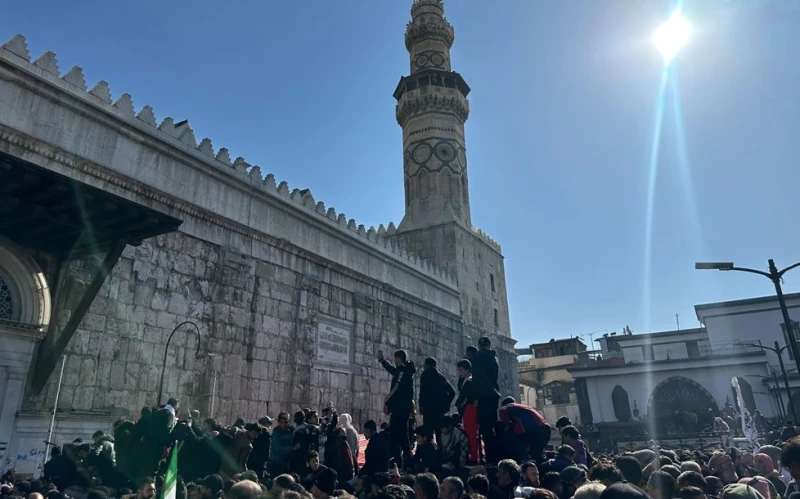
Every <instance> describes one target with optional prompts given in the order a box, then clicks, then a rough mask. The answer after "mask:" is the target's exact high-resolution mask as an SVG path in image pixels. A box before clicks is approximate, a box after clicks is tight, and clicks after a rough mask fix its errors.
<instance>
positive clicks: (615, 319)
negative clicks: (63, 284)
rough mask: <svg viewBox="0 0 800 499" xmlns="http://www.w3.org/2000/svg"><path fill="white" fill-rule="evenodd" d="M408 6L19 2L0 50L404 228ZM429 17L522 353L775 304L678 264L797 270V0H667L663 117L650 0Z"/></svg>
mask: <svg viewBox="0 0 800 499" xmlns="http://www.w3.org/2000/svg"><path fill="white" fill-rule="evenodd" d="M410 3H411V0H336V1H333V0H292V1H288V2H287V1H282V2H280V1H273V0H260V1H257V0H230V1H228V2H212V1H210V0H194V1H192V2H188V1H166V2H165V1H154V0H140V1H137V2H107V1H96V0H82V1H79V2H52V1H43V0H28V1H26V2H10V3H8V5H4V6H3V15H2V16H0V38H1V39H3V40H7V39H10V38H11V37H12V36H13V35H15V34H17V33H20V34H23V35H25V36H26V37H27V39H28V44H29V47H30V49H31V54H32V56H33V57H34V58H35V57H38V55H39V54H41V53H42V52H44V51H47V50H52V51H53V52H55V53H56V54H57V57H58V61H59V64H60V68H61V71H62V73H63V72H66V71H67V70H69V68H71V67H72V66H73V65H79V66H81V67H83V68H84V71H85V74H86V79H87V82H88V83H89V86H90V87H91V86H93V85H94V83H95V82H96V81H98V80H101V79H103V80H106V81H108V82H109V84H110V86H111V92H112V96H113V98H114V99H116V98H117V97H118V96H119V95H120V94H122V93H125V92H127V93H130V94H131V95H132V96H133V100H134V104H135V107H136V109H137V110H138V109H139V108H141V107H142V106H143V105H146V104H149V105H151V106H153V108H154V109H155V112H156V117H157V119H158V120H159V121H161V120H162V119H163V118H165V117H167V116H170V117H173V118H174V119H175V120H176V121H178V120H182V119H189V120H190V123H191V124H192V126H193V128H194V130H195V134H196V136H197V137H198V140H199V139H201V138H203V137H209V138H211V139H212V141H213V143H214V146H215V148H219V147H227V148H228V149H229V150H230V152H231V156H232V157H237V156H243V157H244V158H245V159H246V160H247V161H248V162H249V163H251V164H257V165H259V166H261V169H262V171H264V172H270V173H273V174H274V175H275V178H276V179H277V181H279V182H280V181H282V180H286V181H287V182H288V183H289V185H290V187H291V188H295V187H299V188H310V189H311V190H312V192H313V193H314V197H315V198H316V199H317V200H322V201H325V203H326V205H328V206H334V207H336V209H337V212H344V213H346V214H347V215H348V217H353V218H355V219H356V220H357V221H358V222H359V223H363V224H365V225H366V226H367V227H369V226H370V225H375V226H376V227H377V226H378V224H381V223H383V224H385V225H386V224H388V223H389V222H390V221H393V222H395V224H397V223H398V222H399V221H400V220H401V219H402V216H403V209H404V208H403V207H404V202H403V180H402V175H403V172H402V144H401V130H400V128H399V126H398V125H397V123H396V121H395V118H394V106H395V101H394V99H393V98H392V92H393V90H394V88H395V86H396V84H397V82H398V80H399V79H400V77H401V76H403V75H407V74H408V71H409V61H408V53H407V52H406V50H405V46H404V42H403V33H404V30H405V25H406V23H407V22H408V20H409V7H410ZM445 5H446V15H447V18H448V19H449V21H450V22H451V24H453V26H454V27H455V32H456V41H455V45H454V46H453V49H452V62H453V70H454V71H457V72H459V73H460V74H461V75H462V76H463V77H464V78H465V79H466V81H467V82H468V84H469V85H470V87H471V88H472V92H471V93H470V95H469V99H470V109H471V113H470V118H469V121H468V122H467V125H466V135H467V154H468V158H469V165H470V171H469V176H470V182H469V183H470V196H471V205H472V221H473V224H474V225H475V226H476V227H478V228H481V229H482V230H484V231H485V232H487V233H488V234H490V235H491V236H492V237H493V238H494V239H495V240H497V241H498V242H500V243H501V244H502V246H503V252H504V255H505V257H506V260H505V265H506V277H507V286H508V296H509V308H510V313H511V327H512V335H513V336H514V337H515V338H516V339H518V340H519V344H518V346H521V345H528V344H530V343H533V342H538V341H548V340H549V339H550V338H559V337H569V336H578V335H584V337H585V338H586V339H590V338H591V337H593V338H596V337H597V335H598V334H600V333H603V332H611V331H621V329H622V327H624V326H625V325H629V326H630V328H631V329H632V330H633V332H634V333H637V332H648V331H661V330H668V329H674V328H675V327H676V314H678V318H679V320H680V327H682V328H688V327H695V326H698V322H697V318H696V316H695V314H694V309H693V307H694V305H695V304H700V303H710V302H716V301H723V300H735V299H743V298H749V297H755V296H764V295H769V294H771V293H772V292H773V291H774V290H773V288H772V285H771V283H770V282H769V281H768V280H767V279H765V278H762V277H759V276H756V275H750V274H743V273H731V272H716V271H702V272H701V271H696V270H694V262H695V261H703V260H712V261H734V262H736V264H737V265H741V266H749V267H756V268H765V267H766V261H767V259H768V258H774V259H775V260H776V262H777V264H778V265H779V266H785V265H789V264H791V263H794V262H795V261H797V260H800V235H799V234H798V230H797V221H798V217H797V212H798V204H799V201H798V199H800V189H798V186H800V168H798V165H797V158H798V156H800V154H798V153H799V152H800V151H799V149H800V140H799V139H798V135H800V98H799V97H798V95H800V93H799V92H798V81H800V64H798V61H800V31H798V30H797V29H796V27H797V26H798V25H800V1H798V0H760V1H755V0H686V2H685V4H684V7H683V13H684V16H685V17H686V18H687V19H688V20H689V22H690V23H691V24H692V36H691V39H690V41H689V44H688V45H687V46H686V47H685V49H684V51H683V52H681V54H680V55H679V56H678V58H677V59H676V61H675V62H674V63H673V65H672V70H671V72H670V80H669V82H668V85H667V91H666V93H665V94H664V95H663V99H659V88H660V81H661V77H662V70H663V61H662V59H661V56H660V54H659V53H658V52H657V51H656V49H655V48H654V47H653V45H652V43H651V39H650V37H651V34H652V33H653V31H654V30H655V29H656V28H657V27H658V25H659V24H660V23H662V22H663V21H665V20H666V19H667V18H668V17H669V14H670V5H669V2H668V1H667V0H664V1H659V0H648V1H633V0H603V1H600V0H572V1H568V2H562V1H553V0H549V1H545V0H503V1H492V2H486V1H478V0H449V1H446V2H445ZM0 43H2V42H0ZM659 103H660V104H659ZM659 105H661V106H662V109H663V121H662V126H661V133H660V134H659V135H658V140H656V141H655V143H657V144H658V155H657V156H656V161H651V156H652V151H653V144H654V132H655V129H656V115H657V109H658V108H659ZM651 163H655V165H656V169H655V170H652V169H651ZM651 171H653V172H655V173H654V175H653V176H652V184H651ZM651 185H652V188H651V187H650V186H651ZM651 193H652V195H651ZM648 207H650V208H648ZM648 227H649V230H648ZM648 235H649V237H648ZM648 239H649V242H648ZM648 248H649V251H648ZM785 291H786V292H796V291H800V269H798V270H796V271H795V272H794V273H789V274H787V275H786V279H785ZM590 335H591V336H590Z"/></svg>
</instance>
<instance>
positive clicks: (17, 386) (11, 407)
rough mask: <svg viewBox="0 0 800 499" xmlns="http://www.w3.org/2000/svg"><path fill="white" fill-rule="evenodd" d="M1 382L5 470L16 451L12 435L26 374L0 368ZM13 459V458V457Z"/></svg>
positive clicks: (2, 464) (0, 421) (0, 428)
mask: <svg viewBox="0 0 800 499" xmlns="http://www.w3.org/2000/svg"><path fill="white" fill-rule="evenodd" d="M0 372H2V375H0V383H2V384H3V385H5V390H4V392H5V393H4V394H3V398H2V405H1V406H0V442H5V447H6V450H5V451H4V452H3V453H2V461H1V462H0V470H1V471H5V470H6V469H7V468H8V466H9V464H12V463H11V462H9V458H10V457H13V456H11V453H13V451H14V446H12V445H11V437H12V435H13V433H14V422H15V419H16V415H17V411H18V410H19V407H20V404H21V403H22V389H23V386H24V383H25V379H24V374H21V373H16V372H13V371H11V372H9V370H8V368H2V370H0ZM11 461H13V459H11Z"/></svg>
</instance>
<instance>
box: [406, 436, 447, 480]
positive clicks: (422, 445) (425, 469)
mask: <svg viewBox="0 0 800 499" xmlns="http://www.w3.org/2000/svg"><path fill="white" fill-rule="evenodd" d="M415 433H416V434H417V448H416V451H415V452H414V457H413V458H412V460H411V466H409V467H408V469H409V470H410V471H411V472H412V473H414V474H417V473H436V472H437V471H439V470H441V469H442V460H441V456H440V455H439V450H438V449H437V448H436V444H434V443H433V428H429V427H427V426H425V425H422V426H419V427H417V431H416V432H415Z"/></svg>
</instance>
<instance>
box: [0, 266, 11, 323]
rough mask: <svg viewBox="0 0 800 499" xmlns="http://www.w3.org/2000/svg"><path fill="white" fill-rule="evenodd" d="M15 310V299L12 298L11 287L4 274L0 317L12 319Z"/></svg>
mask: <svg viewBox="0 0 800 499" xmlns="http://www.w3.org/2000/svg"><path fill="white" fill-rule="evenodd" d="M13 312H14V300H13V299H12V298H11V289H9V287H8V283H6V280H5V279H3V276H0V319H8V320H11V319H12V318H13Z"/></svg>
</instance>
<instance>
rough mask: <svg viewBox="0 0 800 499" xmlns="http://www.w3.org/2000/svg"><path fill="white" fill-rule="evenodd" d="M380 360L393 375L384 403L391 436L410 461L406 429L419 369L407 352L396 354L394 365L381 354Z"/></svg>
mask: <svg viewBox="0 0 800 499" xmlns="http://www.w3.org/2000/svg"><path fill="white" fill-rule="evenodd" d="M378 360H379V361H380V362H381V365H383V368H384V369H386V371H387V372H388V373H389V374H391V375H392V385H391V390H390V391H389V395H387V396H386V400H385V401H384V410H385V412H386V413H387V414H389V428H391V436H392V439H393V440H394V441H395V443H396V444H397V445H398V446H399V447H400V451H401V453H402V457H403V459H409V458H410V457H411V443H410V442H409V441H408V434H407V433H406V431H405V429H406V425H407V424H408V416H409V414H411V408H412V402H413V400H414V373H416V372H417V368H416V366H414V363H413V362H409V361H408V356H407V354H406V352H405V350H397V351H395V352H394V365H392V364H391V363H389V361H387V360H386V359H385V358H383V354H382V353H379V355H378ZM398 465H401V463H398ZM401 467H402V466H401Z"/></svg>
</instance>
